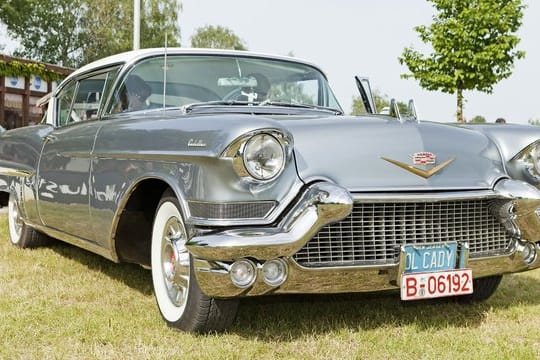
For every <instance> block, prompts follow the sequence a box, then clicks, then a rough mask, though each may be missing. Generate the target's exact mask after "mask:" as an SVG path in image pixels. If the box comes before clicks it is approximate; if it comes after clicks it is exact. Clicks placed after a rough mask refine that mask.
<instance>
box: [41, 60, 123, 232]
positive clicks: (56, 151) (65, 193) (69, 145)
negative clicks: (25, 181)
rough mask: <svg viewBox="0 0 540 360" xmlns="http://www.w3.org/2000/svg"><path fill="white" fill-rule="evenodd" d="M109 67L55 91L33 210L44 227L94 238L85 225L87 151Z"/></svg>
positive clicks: (113, 71) (112, 72) (113, 72)
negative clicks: (52, 117) (52, 121)
mask: <svg viewBox="0 0 540 360" xmlns="http://www.w3.org/2000/svg"><path fill="white" fill-rule="evenodd" d="M116 73H117V69H109V70H107V71H103V72H100V73H94V74H92V75H90V76H87V77H84V78H79V79H74V80H73V81H71V82H69V83H67V84H66V85H65V86H64V87H63V88H62V89H61V90H60V92H59V93H58V95H57V96H56V101H55V104H54V106H56V112H55V122H56V128H55V129H54V130H53V131H52V132H51V133H49V134H48V135H47V136H45V138H44V145H43V149H42V152H41V159H40V163H39V170H38V183H37V187H38V191H37V194H38V211H39V216H40V219H41V221H42V222H43V224H44V225H46V226H47V227H50V228H53V229H56V230H59V231H62V232H64V233H67V234H70V235H74V236H77V237H79V238H83V239H86V240H89V241H94V239H93V235H92V226H91V224H90V209H89V199H90V191H91V189H90V187H89V178H90V170H91V168H90V167H91V154H92V149H93V145H94V140H95V137H96V134H97V132H98V131H99V128H100V127H101V123H100V122H99V121H98V119H99V116H100V110H101V107H102V106H103V103H104V101H103V99H105V96H104V95H106V94H104V93H106V92H107V90H108V88H110V84H111V83H112V82H113V81H114V78H115V77H116Z"/></svg>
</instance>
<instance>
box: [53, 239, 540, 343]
mask: <svg viewBox="0 0 540 360" xmlns="http://www.w3.org/2000/svg"><path fill="white" fill-rule="evenodd" d="M51 249H52V250H53V251H54V252H56V253H58V254H59V255H61V256H63V257H65V258H69V259H71V260H74V261H77V262H79V263H81V264H83V265H85V266H86V267H88V269H90V270H92V271H99V272H102V273H104V274H105V275H107V276H109V277H110V278H112V279H115V280H119V281H122V282H123V283H125V284H126V285H127V286H129V287H130V288H132V289H134V290H136V291H139V292H141V293H142V294H145V295H151V294H152V292H153V290H152V276H151V273H150V271H148V270H145V269H143V268H141V267H140V266H138V265H134V264H116V263H113V262H111V261H109V260H107V259H104V258H102V257H100V256H98V255H95V254H93V253H90V252H87V251H85V250H83V249H80V248H77V247H74V246H71V245H68V244H64V243H58V244H55V245H53V246H52V247H51ZM536 271H540V270H536ZM516 289H519V290H516ZM522 290H523V291H522ZM538 294H540V279H538V278H537V277H533V276H529V275H527V274H524V275H520V276H516V275H507V276H505V277H504V278H503V281H502V283H501V285H500V286H499V289H498V290H497V292H496V293H495V294H494V295H493V297H492V298H491V299H489V300H488V301H486V302H483V303H477V304H461V303H457V302H455V301H451V300H448V299H437V300H428V301H415V302H402V301H400V299H399V293H398V292H397V291H393V292H385V293H371V294H338V295H279V296H266V297H254V298H245V299H242V300H241V304H240V307H239V312H238V315H237V318H236V321H235V322H234V324H233V326H232V327H231V328H230V329H229V331H228V332H229V333H232V334H237V335H239V336H242V337H244V338H256V339H261V340H273V341H289V340H294V339H297V338H302V337H305V336H309V335H316V334H325V333H329V332H332V331H340V330H346V331H347V330H350V331H359V330H360V331H361V330H370V329H377V328H381V327H384V326H409V325H412V326H415V327H416V328H418V329H419V330H429V329H444V328H447V327H464V328H474V327H477V326H479V325H480V324H481V323H482V322H483V321H484V319H485V317H486V316H487V313H488V312H489V311H491V310H492V309H495V310H497V309H506V308H510V307H513V306H516V304H521V305H538V304H540V296H538ZM156 311H158V310H157V308H156Z"/></svg>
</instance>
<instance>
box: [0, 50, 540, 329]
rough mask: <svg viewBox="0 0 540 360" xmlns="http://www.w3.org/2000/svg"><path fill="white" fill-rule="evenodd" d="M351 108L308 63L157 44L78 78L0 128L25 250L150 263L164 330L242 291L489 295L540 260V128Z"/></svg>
mask: <svg viewBox="0 0 540 360" xmlns="http://www.w3.org/2000/svg"><path fill="white" fill-rule="evenodd" d="M356 80H357V85H358V88H359V91H360V95H361V98H362V100H363V102H364V105H365V108H366V115H365V116H359V117H353V116H344V114H343V110H342V108H341V107H340V105H339V103H338V101H337V100H336V98H335V96H334V94H333V93H332V90H331V89H330V87H329V85H328V82H327V78H326V76H325V75H324V73H323V72H322V71H321V70H320V69H319V68H318V67H316V66H315V65H313V64H310V63H308V62H304V61H300V60H298V59H295V58H289V57H280V56H269V55H263V54H256V53H249V52H235V51H212V50H198V49H146V50H139V51H133V52H128V53H123V54H119V55H115V56H112V57H108V58H106V59H103V60H100V61H97V62H94V63H92V64H90V65H87V66H84V67H82V68H81V69H79V70H77V71H76V72H74V73H73V74H72V75H70V76H69V77H68V78H67V79H65V80H64V81H63V82H62V83H61V84H60V86H58V88H57V89H56V90H55V91H54V93H53V94H52V96H50V97H47V98H45V99H43V101H42V102H41V103H40V105H42V106H44V107H46V108H47V110H46V116H45V117H44V119H43V122H42V123H41V124H38V125H36V126H31V127H26V128H20V129H15V130H10V131H6V132H3V133H2V134H1V135H0V173H1V174H2V175H1V177H2V180H3V181H0V191H2V192H3V193H6V194H9V205H8V206H9V211H8V218H9V233H10V239H11V242H12V244H13V245H15V246H18V247H21V248H31V247H37V246H41V245H45V244H48V243H50V241H51V239H52V238H54V239H59V240H62V241H65V242H68V243H71V244H74V245H76V246H79V247H81V248H84V249H86V250H89V251H91V252H94V253H96V254H99V255H101V256H104V257H106V258H108V259H110V260H112V261H115V262H130V263H137V264H140V265H142V266H143V267H145V268H148V269H151V272H152V279H153V286H154V293H155V298H156V301H157V305H158V308H159V311H160V313H161V315H162V316H163V319H164V320H165V321H166V323H167V324H168V325H169V326H171V327H174V328H177V329H181V330H184V331H193V332H208V331H220V330H224V329H226V328H227V327H229V326H230V325H231V324H232V323H233V321H234V318H235V314H236V311H237V307H238V302H239V299H240V298H241V297H246V296H260V295H279V294H293V293H294V294H296V293H344V292H365V291H370V292H371V291H381V290H392V289H394V290H396V292H397V293H399V296H400V297H401V299H402V300H403V301H411V300H421V299H430V298H438V297H455V298H456V299H458V300H460V301H463V302H471V301H481V300H485V299H487V298H489V297H490V296H491V295H492V294H493V293H494V292H495V290H496V289H497V287H498V285H499V283H500V281H501V278H502V276H503V275H504V274H508V273H515V272H521V271H527V270H531V269H535V268H538V267H539V266H540V259H539V258H538V253H539V252H540V222H539V214H540V210H539V207H540V191H539V190H538V187H539V186H540V142H539V139H540V128H537V127H532V126H518V125H509V124H505V125H484V126H455V125H447V124H440V123H434V122H424V121H422V122H420V121H419V120H418V118H417V116H416V114H415V111H414V105H413V104H412V103H411V106H410V109H409V112H408V113H407V114H400V112H399V110H398V108H397V107H396V106H395V104H392V106H391V107H390V110H389V111H387V113H388V114H387V115H382V114H377V110H376V109H375V107H374V105H373V99H372V96H371V91H370V89H369V85H368V83H367V82H366V81H365V79H361V78H357V79H356Z"/></svg>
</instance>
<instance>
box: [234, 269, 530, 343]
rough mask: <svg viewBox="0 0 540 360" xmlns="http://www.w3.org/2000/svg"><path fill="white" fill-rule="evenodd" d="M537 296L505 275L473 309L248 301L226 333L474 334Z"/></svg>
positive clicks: (345, 298)
mask: <svg viewBox="0 0 540 360" xmlns="http://www.w3.org/2000/svg"><path fill="white" fill-rule="evenodd" d="M516 289H523V290H524V291H519V290H516ZM538 294H540V280H539V279H536V278H534V277H530V276H527V275H525V276H520V277H516V276H515V275H508V276H506V277H504V278H503V281H502V283H501V285H500V287H499V289H498V291H497V292H496V293H495V294H494V295H493V297H492V298H491V299H489V300H487V301H485V302H483V303H476V304H462V303H458V302H456V301H453V299H436V300H428V301H415V302H402V301H401V300H400V299H399V292H386V293H376V294H375V293H373V294H340V295H296V296H268V297H262V298H248V299H243V300H242V302H241V306H240V310H239V313H238V316H237V320H236V322H235V324H234V326H233V328H232V329H230V330H229V331H230V332H232V333H236V334H238V335H240V336H243V337H246V338H258V339H265V340H278V341H284V340H293V339H297V338H301V337H304V336H306V335H312V334H321V333H328V332H332V331H339V330H351V331H358V330H370V329H377V328H381V327H385V326H414V327H416V328H417V329H418V330H429V329H444V328H448V327H463V328H474V327H478V326H480V325H481V324H482V322H483V321H484V319H485V317H486V316H487V314H488V312H489V311H491V310H492V309H494V310H497V309H506V308H510V307H513V306H516V304H520V305H538V304H540V296H538Z"/></svg>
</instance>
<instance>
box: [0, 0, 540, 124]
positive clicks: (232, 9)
mask: <svg viewBox="0 0 540 360" xmlns="http://www.w3.org/2000/svg"><path fill="white" fill-rule="evenodd" d="M181 2H182V4H183V11H182V12H181V13H180V15H179V21H180V28H181V34H182V39H181V44H182V46H184V47H189V46H190V39H191V36H192V35H193V34H194V32H195V30H196V29H197V28H199V27H202V26H205V25H221V26H225V27H228V28H230V29H231V30H233V31H234V33H235V34H237V35H238V36H239V37H240V38H241V39H242V40H243V41H244V42H245V44H246V45H247V47H248V48H249V50H251V51H257V52H263V53H270V54H278V55H287V54H290V53H293V54H294V56H295V57H298V58H301V59H304V60H308V61H310V62H312V63H315V64H317V65H319V66H320V67H321V68H322V69H323V70H324V72H325V73H326V75H327V76H328V79H329V81H330V84H331V86H332V88H333V89H334V92H335V93H336V96H337V97H338V99H339V101H340V102H341V105H342V107H343V108H344V110H345V111H346V112H350V110H351V103H352V98H353V96H357V95H358V91H357V89H356V85H355V82H354V76H355V75H360V76H367V77H369V79H370V81H371V86H372V88H374V89H377V90H379V91H380V92H381V93H383V94H386V95H388V96H389V97H390V98H396V99H397V100H400V101H404V102H407V101H408V100H409V99H411V98H412V99H414V101H415V104H416V107H417V110H418V113H419V116H420V118H421V119H423V120H431V121H440V122H451V121H454V119H455V113H456V99H455V96H454V95H451V94H445V93H442V92H439V91H425V90H423V89H422V88H421V87H420V86H419V85H418V83H417V82H416V81H415V80H412V79H410V80H404V79H401V78H400V75H401V74H403V73H405V72H407V69H406V67H405V66H404V65H400V64H399V61H398V57H399V56H400V55H401V53H402V51H403V48H405V47H407V46H411V45H413V46H414V47H415V48H416V49H423V48H425V46H424V45H423V44H422V43H421V41H420V40H419V38H418V35H417V34H416V32H415V31H414V30H413V28H414V27H415V26H418V25H429V24H430V23H431V19H432V16H433V9H432V7H431V5H430V4H429V3H428V2H427V1H425V0H407V1H403V0H378V1H374V0H334V1H328V0H325V1H323V0H294V1H293V0H258V1H254V0H252V1H248V0H227V1H223V0H181ZM524 3H525V4H526V5H527V8H526V9H525V12H524V18H523V26H522V27H521V29H520V31H519V32H518V36H519V37H520V38H521V42H520V44H519V46H518V49H519V50H524V51H525V52H526V57H525V58H524V59H521V60H517V62H516V63H515V67H514V71H513V74H512V76H511V77H510V78H508V79H505V80H502V81H501V82H499V83H498V84H496V85H495V87H494V91H493V93H492V94H485V93H481V92H476V91H474V92H465V98H466V103H465V109H464V115H465V117H466V118H467V119H472V118H473V117H474V116H477V115H481V116H483V117H485V118H486V120H487V121H488V122H494V121H495V119H497V118H498V117H504V118H505V119H506V120H507V121H508V122H514V123H522V124H526V123H527V121H528V120H529V119H540V91H538V88H539V86H540V39H539V38H540V22H539V21H538V19H540V1H535V0H524ZM0 44H4V45H7V48H6V50H8V51H9V50H11V49H12V48H13V46H14V45H13V43H12V42H11V41H9V40H7V39H6V38H5V31H4V30H3V29H0Z"/></svg>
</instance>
